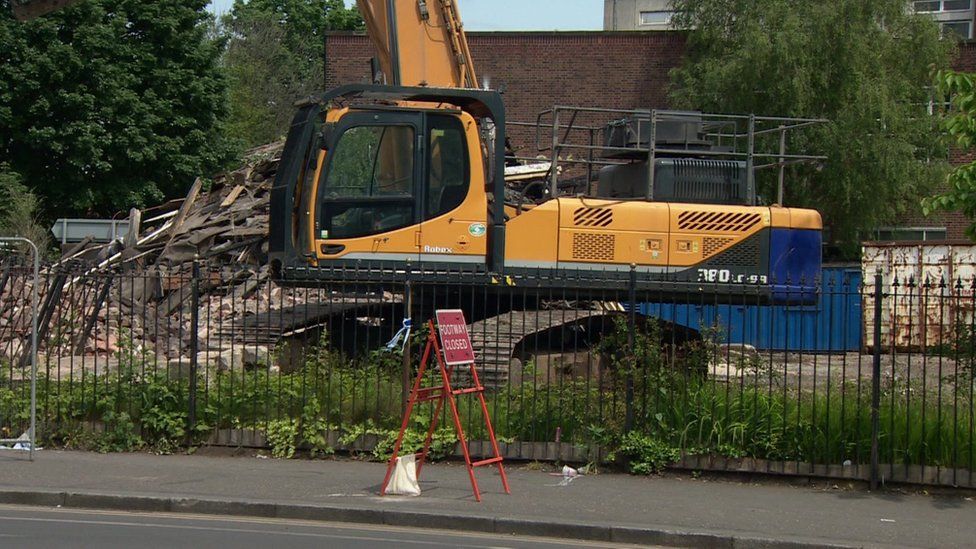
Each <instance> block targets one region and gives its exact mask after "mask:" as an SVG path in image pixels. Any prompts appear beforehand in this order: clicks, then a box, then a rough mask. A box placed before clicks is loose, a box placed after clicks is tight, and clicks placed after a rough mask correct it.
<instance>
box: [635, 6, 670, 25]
mask: <svg viewBox="0 0 976 549" xmlns="http://www.w3.org/2000/svg"><path fill="white" fill-rule="evenodd" d="M673 18H674V12H673V11H666V10H662V11H642V12H640V24H641V25H642V26H645V27H652V26H653V27H660V26H665V25H671V19H673Z"/></svg>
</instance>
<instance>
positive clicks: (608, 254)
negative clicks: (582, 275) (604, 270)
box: [573, 233, 617, 261]
mask: <svg viewBox="0 0 976 549" xmlns="http://www.w3.org/2000/svg"><path fill="white" fill-rule="evenodd" d="M616 244H617V238H616V236H614V235H612V234H588V233H576V234H574V235H573V259H583V260H586V261H613V258H614V247H615V246H616Z"/></svg>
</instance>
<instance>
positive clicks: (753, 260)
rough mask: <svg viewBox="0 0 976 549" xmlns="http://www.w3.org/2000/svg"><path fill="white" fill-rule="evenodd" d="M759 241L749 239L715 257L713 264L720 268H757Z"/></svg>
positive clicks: (758, 262)
mask: <svg viewBox="0 0 976 549" xmlns="http://www.w3.org/2000/svg"><path fill="white" fill-rule="evenodd" d="M759 256H760V247H759V240H758V239H755V238H750V239H748V240H746V241H744V242H740V243H739V244H736V245H734V246H732V247H731V248H728V249H727V250H726V251H724V252H722V253H721V254H720V255H718V256H716V257H715V264H716V265H719V266H722V267H752V268H755V267H758V266H759V264H760V260H759Z"/></svg>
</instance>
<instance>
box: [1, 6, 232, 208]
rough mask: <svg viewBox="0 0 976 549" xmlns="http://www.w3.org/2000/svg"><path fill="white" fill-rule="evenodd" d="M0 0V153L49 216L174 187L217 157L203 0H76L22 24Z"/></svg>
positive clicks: (221, 154) (217, 84)
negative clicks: (150, 0)
mask: <svg viewBox="0 0 976 549" xmlns="http://www.w3.org/2000/svg"><path fill="white" fill-rule="evenodd" d="M9 1H10V0H0V44H3V46H2V47H0V161H4V162H7V163H9V165H10V167H11V169H12V170H14V171H16V172H17V173H19V174H20V175H21V176H22V177H23V181H24V184H25V185H26V186H27V187H28V188H30V189H32V190H33V191H35V192H36V193H37V194H38V195H40V196H41V197H42V198H43V201H44V204H43V205H44V208H45V213H46V214H47V215H48V216H50V217H55V216H63V215H76V214H100V215H106V214H111V213H114V212H115V211H117V210H119V209H124V208H128V207H131V206H133V205H143V204H146V203H149V202H154V201H158V200H160V199H162V198H164V197H166V196H171V195H178V194H182V193H183V192H185V190H186V187H188V186H189V184H190V183H191V182H192V181H193V178H194V177H196V176H198V175H200V174H205V173H208V172H210V171H212V170H214V169H215V168H217V167H218V166H219V165H220V164H221V163H222V162H223V161H225V160H226V158H227V157H228V153H229V150H228V149H227V147H225V146H224V144H223V139H222V135H223V131H222V128H221V123H222V119H223V118H224V116H225V114H226V84H225V81H224V79H223V77H222V76H221V72H220V68H219V65H218V61H219V57H220V50H221V48H220V45H219V44H217V43H214V42H213V41H212V40H210V39H209V38H208V33H207V24H208V21H209V20H210V16H209V15H208V13H207V12H206V11H205V8H206V5H207V2H206V1H205V0H156V1H153V2H142V1H139V0H88V1H86V2H81V3H78V4H76V5H74V6H72V7H69V8H66V9H63V10H60V11H57V12H55V13H53V14H50V15H48V16H45V17H41V18H38V19H36V20H33V21H31V22H28V23H20V22H17V21H14V20H13V19H12V18H11V16H10V15H9Z"/></svg>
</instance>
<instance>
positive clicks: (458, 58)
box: [358, 0, 479, 88]
mask: <svg viewBox="0 0 976 549" xmlns="http://www.w3.org/2000/svg"><path fill="white" fill-rule="evenodd" d="M358 3H359V11H360V13H361V14H362V16H363V19H364V20H365V22H366V29H367V31H368V34H369V37H370V38H371V39H372V40H373V44H374V45H375V46H376V51H377V59H378V61H379V65H380V69H381V70H382V71H383V74H384V76H385V77H386V82H385V84H389V85H392V86H410V87H430V88H478V87H479V85H478V76H477V73H476V72H475V69H474V65H473V63H472V62H471V52H470V50H469V49H468V40H467V38H466V37H465V34H464V27H463V24H462V23H461V15H460V13H459V11H458V7H457V2H456V0H358Z"/></svg>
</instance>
